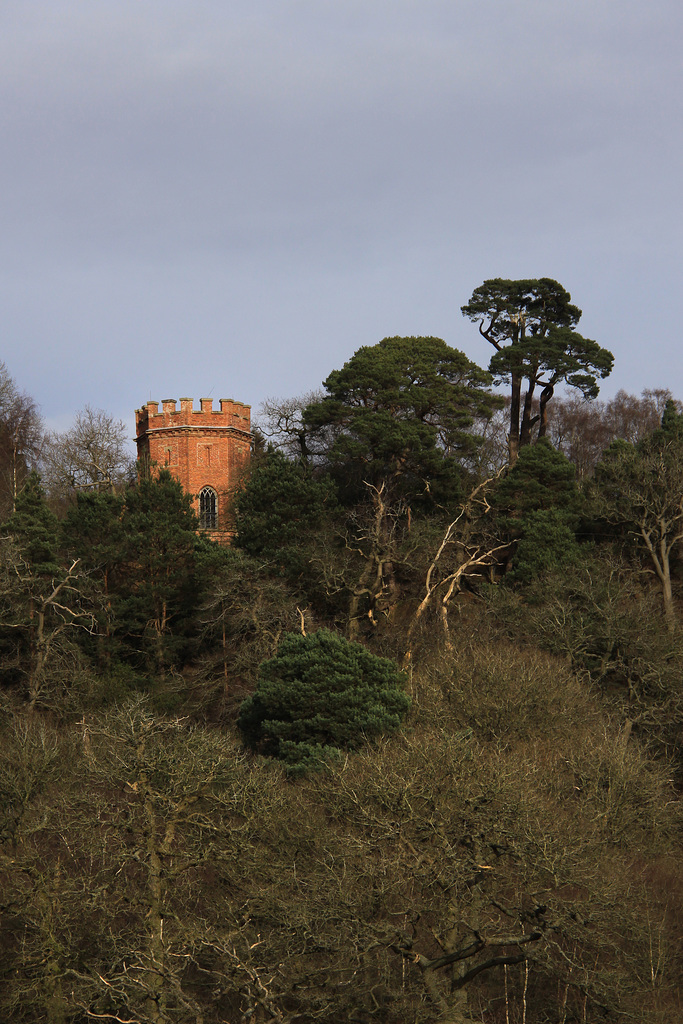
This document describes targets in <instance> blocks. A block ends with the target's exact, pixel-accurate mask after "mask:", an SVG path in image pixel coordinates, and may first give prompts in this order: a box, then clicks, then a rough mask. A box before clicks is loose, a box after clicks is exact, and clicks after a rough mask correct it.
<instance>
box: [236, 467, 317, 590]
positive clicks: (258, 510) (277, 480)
mask: <svg viewBox="0 0 683 1024" xmlns="http://www.w3.org/2000/svg"><path fill="white" fill-rule="evenodd" d="M336 506H337V501H336V496H335V490H334V486H333V484H332V482H331V481H330V480H329V478H327V477H322V478H319V479H316V478H314V477H313V476H311V474H310V473H309V472H308V471H307V469H306V467H305V466H304V465H303V464H302V463H301V462H292V461H290V460H289V459H287V458H285V456H284V455H282V454H281V453H280V452H276V451H272V450H271V451H269V452H267V453H266V454H265V456H263V457H262V458H261V460H260V461H259V462H257V464H256V465H255V466H254V468H253V470H252V472H251V474H250V476H249V478H248V480H247V481H246V483H245V485H244V487H243V488H242V489H241V490H240V491H239V492H238V494H237V496H236V499H235V511H236V520H235V525H236V529H237V545H238V547H240V548H242V549H243V550H244V551H246V552H247V553H248V554H250V555H253V556H254V557H255V558H259V559H265V560H267V561H268V562H269V563H271V564H272V565H273V566H275V567H276V569H277V571H278V572H279V573H281V574H282V575H283V576H285V577H287V578H288V579H289V580H290V581H292V582H299V581H300V580H301V578H302V576H303V575H304V574H305V572H306V570H307V565H308V561H309V556H308V550H307V548H308V545H307V541H308V539H309V537H310V535H311V533H312V532H314V531H315V530H316V529H317V528H318V527H319V526H320V524H321V523H322V522H323V520H324V518H325V516H326V515H327V514H328V513H329V512H332V511H334V510H335V509H336Z"/></svg>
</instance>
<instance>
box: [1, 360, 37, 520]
mask: <svg viewBox="0 0 683 1024" xmlns="http://www.w3.org/2000/svg"><path fill="white" fill-rule="evenodd" d="M42 445H43V424H42V421H41V418H40V414H39V412H38V408H37V406H36V404H35V402H34V401H33V399H31V398H30V397H29V396H28V395H25V394H22V393H21V392H20V391H19V390H18V388H17V386H16V384H15V383H14V381H13V380H12V378H11V377H10V375H9V372H8V370H7V367H6V366H5V364H4V363H2V362H0V514H1V515H3V518H4V515H6V514H9V513H11V512H13V511H14V509H15V507H16V500H17V495H18V494H19V492H20V491H21V489H22V487H23V485H24V482H25V480H26V478H27V476H28V474H29V472H30V471H31V470H32V469H35V467H36V465H37V463H38V460H39V457H40V453H41V449H42Z"/></svg>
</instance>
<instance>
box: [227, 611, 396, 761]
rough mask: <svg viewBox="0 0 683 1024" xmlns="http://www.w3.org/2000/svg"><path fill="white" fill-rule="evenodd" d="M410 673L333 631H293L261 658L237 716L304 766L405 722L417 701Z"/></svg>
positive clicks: (246, 729) (249, 735)
mask: <svg viewBox="0 0 683 1024" xmlns="http://www.w3.org/2000/svg"><path fill="white" fill-rule="evenodd" d="M403 681H404V677H403V674H402V673H401V672H400V670H399V669H398V667H397V665H396V664H395V663H394V662H392V661H390V660H389V659H388V658H378V657H377V656H376V655H373V654H371V653H370V652H369V651H368V650H367V649H366V648H365V647H363V646H362V645H361V644H358V643H352V642H350V641H348V640H345V639H344V638H343V637H341V636H339V635H337V634H335V633H332V632H331V631H330V630H327V629H321V630H318V632H317V633H313V634H312V635H310V636H302V635H300V634H297V633H288V634H286V635H285V636H284V637H283V639H282V641H281V642H280V645H279V647H278V652H277V654H276V655H275V657H274V658H271V659H269V660H268V661H265V662H264V663H263V664H262V665H261V670H260V674H259V682H258V687H257V689H256V692H255V693H254V694H253V695H252V696H251V697H249V698H247V700H246V701H245V702H244V703H243V705H242V708H241V711H240V716H239V720H238V725H239V728H240V730H241V732H242V735H243V736H244V739H245V741H246V743H247V744H248V745H249V746H251V747H252V748H253V749H255V750H259V751H261V752H262V753H264V754H268V755H270V756H271V757H277V758H280V759H281V760H283V761H285V762H286V763H287V764H289V765H291V766H294V767H297V768H299V769H302V768H306V767H311V766H312V765H313V764H314V763H319V762H320V761H321V760H323V759H324V758H326V757H327V756H328V755H329V753H330V749H331V748H334V749H337V750H339V749H345V750H353V749H357V748H358V747H360V746H361V745H362V744H363V743H364V742H365V741H366V740H367V739H370V738H372V737H374V736H378V735H380V734H382V733H386V732H392V731H394V730H396V729H398V727H399V724H400V721H401V718H402V717H403V715H404V714H405V713H406V711H407V710H408V708H409V707H410V698H409V697H408V696H407V695H406V694H405V692H404V691H403V689H402V685H403Z"/></svg>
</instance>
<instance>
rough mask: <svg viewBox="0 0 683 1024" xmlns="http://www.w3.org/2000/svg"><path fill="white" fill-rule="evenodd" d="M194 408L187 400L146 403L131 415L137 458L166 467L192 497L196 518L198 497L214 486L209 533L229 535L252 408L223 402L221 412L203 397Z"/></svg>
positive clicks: (246, 457) (248, 446) (247, 448)
mask: <svg viewBox="0 0 683 1024" xmlns="http://www.w3.org/2000/svg"><path fill="white" fill-rule="evenodd" d="M200 403H201V404H200V408H199V409H195V408H194V402H193V399H191V398H181V399H180V408H177V404H176V400H175V399H174V398H168V399H164V400H163V401H162V402H161V409H159V404H160V403H159V402H147V404H146V405H143V407H142V408H141V409H137V410H136V413H135V432H136V442H137V447H138V459H139V460H140V462H141V463H143V464H147V465H151V466H157V467H159V468H162V467H165V468H166V469H168V470H169V471H170V472H171V473H172V474H173V476H175V477H176V478H177V479H178V480H179V481H180V483H181V484H182V486H183V489H184V490H185V491H186V492H187V493H188V494H191V495H192V497H193V500H194V507H195V511H196V512H197V514H199V497H198V496H199V492H200V491H201V490H202V488H203V487H207V486H208V487H212V488H213V489H214V491H215V492H216V494H217V496H218V525H217V528H216V530H215V531H209V532H211V533H213V532H215V533H216V534H223V535H225V534H226V533H229V532H230V528H231V525H230V522H229V513H228V508H229V500H230V494H231V492H232V491H233V490H234V488H235V485H236V483H237V481H238V479H239V477H240V474H241V472H242V470H243V469H244V468H245V467H246V465H247V463H248V461H249V455H250V451H251V407H250V406H248V405H244V404H243V403H242V402H235V401H233V399H232V398H222V399H221V400H220V409H214V408H213V399H211V398H202V399H201V400H200Z"/></svg>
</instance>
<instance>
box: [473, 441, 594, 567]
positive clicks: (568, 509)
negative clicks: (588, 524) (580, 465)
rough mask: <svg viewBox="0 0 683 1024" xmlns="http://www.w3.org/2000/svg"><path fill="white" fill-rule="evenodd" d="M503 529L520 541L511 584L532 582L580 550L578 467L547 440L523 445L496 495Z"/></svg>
mask: <svg viewBox="0 0 683 1024" xmlns="http://www.w3.org/2000/svg"><path fill="white" fill-rule="evenodd" d="M492 501H493V505H494V507H495V508H496V509H497V511H498V516H499V528H500V529H501V531H505V533H506V534H507V535H508V536H509V538H510V540H511V542H512V541H517V546H516V548H515V553H514V556H513V559H512V571H511V572H510V573H509V574H508V575H507V577H506V580H507V581H508V582H509V583H515V584H526V583H530V582H532V581H533V580H534V579H535V578H536V577H537V576H538V574H540V573H547V572H552V571H553V570H554V569H557V568H559V567H560V566H564V565H568V564H570V563H572V562H573V561H575V560H576V559H577V558H578V557H579V554H580V548H579V545H578V543H577V541H576V536H575V532H574V530H575V527H576V523H577V518H578V512H579V509H580V507H581V495H580V493H579V490H578V487H577V486H576V480H575V471H574V467H573V465H572V464H571V462H569V460H568V459H567V458H566V457H565V456H564V455H562V453H561V452H558V451H557V450H556V449H555V448H553V446H552V444H551V443H550V441H548V439H547V438H545V437H542V438H540V439H539V440H538V441H537V442H536V444H534V445H528V446H527V447H526V448H522V450H521V451H520V453H519V458H518V459H517V462H516V463H515V465H514V466H513V467H512V469H511V470H510V472H509V473H508V475H507V476H506V477H505V478H504V479H503V480H502V481H501V482H500V483H499V484H498V486H497V488H496V491H495V493H494V496H493V499H492Z"/></svg>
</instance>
